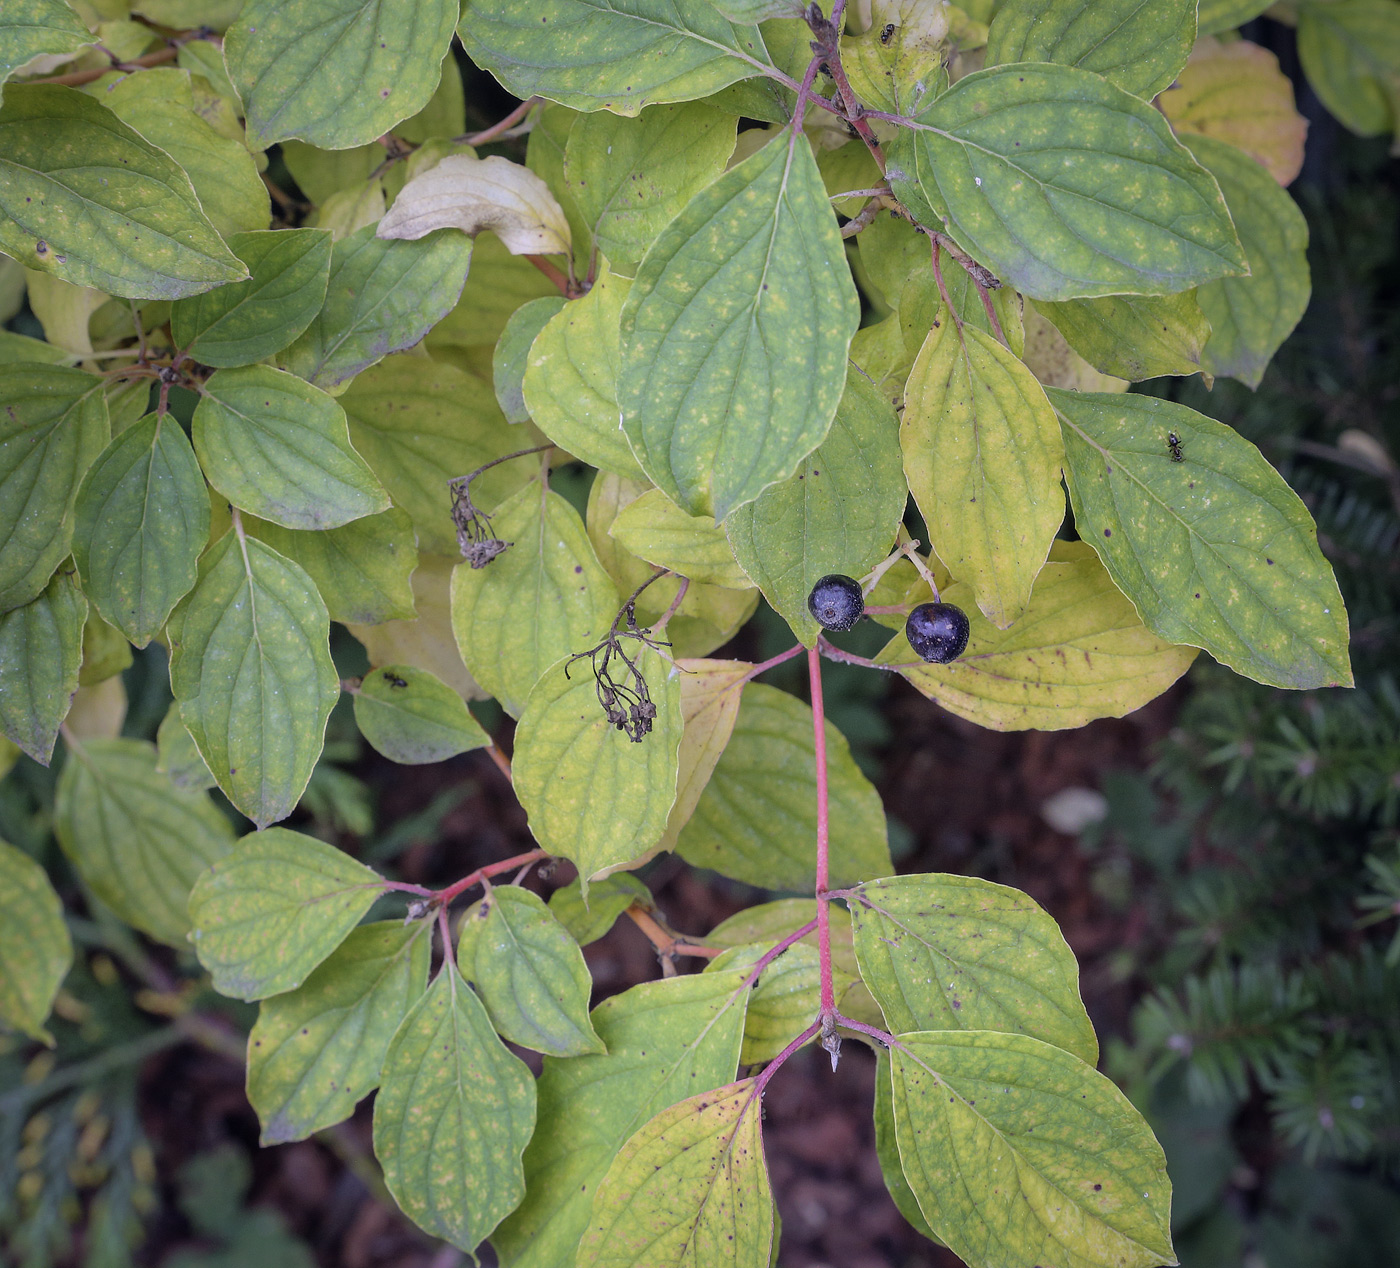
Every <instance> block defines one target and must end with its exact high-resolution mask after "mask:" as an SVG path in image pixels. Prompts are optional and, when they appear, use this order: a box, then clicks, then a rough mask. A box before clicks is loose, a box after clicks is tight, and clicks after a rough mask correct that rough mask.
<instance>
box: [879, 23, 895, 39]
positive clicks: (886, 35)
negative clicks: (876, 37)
mask: <svg viewBox="0 0 1400 1268" xmlns="http://www.w3.org/2000/svg"><path fill="white" fill-rule="evenodd" d="M893 34H894V23H893V22H889V23H887V24H886V25H885V29H884V30H883V31H881V32H880V43H881V44H888V43H889V42H890V36H892V35H893Z"/></svg>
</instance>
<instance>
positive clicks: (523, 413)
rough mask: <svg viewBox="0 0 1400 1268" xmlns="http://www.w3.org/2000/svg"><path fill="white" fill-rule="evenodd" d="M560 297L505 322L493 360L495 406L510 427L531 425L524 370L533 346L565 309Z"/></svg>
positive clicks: (534, 303)
mask: <svg viewBox="0 0 1400 1268" xmlns="http://www.w3.org/2000/svg"><path fill="white" fill-rule="evenodd" d="M564 303H565V301H564V299H563V297H562V296H559V295H545V296H543V297H541V298H540V299H532V300H530V301H529V302H527V303H524V304H521V306H520V307H519V308H517V309H516V310H515V312H513V313H512V314H511V316H510V320H509V321H508V322H506V328H505V330H503V331H502V332H501V337H500V339H499V340H498V341H497V343H496V351H495V355H494V356H493V357H492V360H491V368H492V370H493V372H494V374H493V384H494V386H495V389H496V403H497V404H498V405H499V406H500V407H501V413H502V414H504V415H505V416H506V422H508V423H528V422H529V421H530V411H529V410H528V409H527V408H526V406H525V391H524V387H525V385H524V378H525V367H526V366H527V365H528V364H529V358H530V345H531V344H533V343H534V342H535V338H536V336H538V335H539V333H540V331H541V330H543V329H544V328H545V326H546V325H548V324H549V320H550V318H551V317H553V316H554V315H555V314H556V313H558V312H559V311H560V309H562V308H563V307H564Z"/></svg>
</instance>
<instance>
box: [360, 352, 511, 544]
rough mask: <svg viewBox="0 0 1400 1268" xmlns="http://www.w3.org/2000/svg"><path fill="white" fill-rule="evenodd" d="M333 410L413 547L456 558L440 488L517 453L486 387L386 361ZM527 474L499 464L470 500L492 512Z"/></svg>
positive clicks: (413, 363) (428, 366) (422, 365)
mask: <svg viewBox="0 0 1400 1268" xmlns="http://www.w3.org/2000/svg"><path fill="white" fill-rule="evenodd" d="M340 404H341V405H342V406H343V407H344V409H345V413H346V415H347V417H348V419H349V423H350V440H351V442H352V443H353V444H354V446H355V449H356V450H357V451H358V452H359V453H360V454H362V455H363V456H364V457H365V459H366V461H368V462H369V464H370V466H371V467H372V468H373V469H374V473H375V475H376V476H378V478H379V479H380V480H382V481H383V482H384V487H385V488H386V489H388V490H389V496H390V497H392V498H393V499H394V505H395V506H399V507H402V508H403V509H404V510H405V511H407V512H408V514H409V515H410V516H411V517H412V519H413V527H414V528H415V529H416V530H417V532H418V545H419V547H420V548H421V549H423V550H426V551H430V552H431V553H433V554H437V555H455V556H459V557H460V555H461V551H460V549H459V547H458V545H457V534H456V530H455V529H454V528H453V525H452V497H451V495H450V493H449V492H448V488H447V482H448V481H449V480H450V479H452V478H453V477H455V476H462V475H466V474H468V472H471V471H475V470H476V468H477V467H480V466H483V465H484V464H486V463H488V462H490V461H491V460H492V459H493V458H501V457H504V456H505V455H506V454H508V453H511V452H513V451H514V450H516V449H519V448H521V437H520V433H519V432H515V431H512V430H511V429H510V428H509V427H508V426H506V424H505V422H504V421H503V420H502V418H501V413H500V410H499V409H498V408H497V405H496V402H495V400H494V399H493V396H492V392H491V388H490V385H489V384H487V383H485V382H484V381H482V380H481V379H479V378H477V377H476V376H475V375H472V374H468V373H466V372H465V371H463V370H459V369H457V367H456V366H451V365H442V364H439V363H437V362H433V361H425V360H423V358H422V357H414V356H402V357H390V358H389V360H387V361H385V362H383V363H382V364H380V365H377V366H373V367H372V368H370V369H368V370H366V371H365V372H364V373H363V374H361V375H360V376H359V377H358V378H357V379H356V380H355V382H354V383H352V384H351V385H350V388H349V390H348V391H347V392H346V393H345V395H344V396H342V397H341V398H340ZM526 443H529V442H526ZM534 470H535V468H534V467H533V465H532V464H531V462H530V460H529V459H522V460H521V461H519V462H505V463H501V464H500V465H499V466H496V467H493V468H492V469H491V470H490V471H487V472H484V473H483V474H482V475H481V476H479V477H478V478H477V479H475V480H473V481H472V498H473V499H474V500H475V501H476V502H478V503H480V504H481V505H482V506H484V507H488V508H491V507H494V506H495V505H496V504H497V503H499V502H501V501H502V500H503V499H505V498H507V497H509V496H510V495H511V494H512V493H514V492H515V491H516V490H517V489H519V488H520V487H521V486H522V485H523V484H525V483H526V482H527V481H528V480H529V479H530V477H531V475H532V474H533V472H534ZM500 562H501V560H497V561H496V564H499V563H500ZM496 564H493V565H492V566H493V567H495V566H496Z"/></svg>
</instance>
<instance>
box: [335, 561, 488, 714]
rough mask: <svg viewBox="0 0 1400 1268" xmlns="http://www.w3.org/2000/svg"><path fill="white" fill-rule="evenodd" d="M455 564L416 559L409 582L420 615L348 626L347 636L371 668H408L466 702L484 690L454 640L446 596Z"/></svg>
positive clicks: (479, 696) (481, 693) (484, 694)
mask: <svg viewBox="0 0 1400 1268" xmlns="http://www.w3.org/2000/svg"><path fill="white" fill-rule="evenodd" d="M453 566H454V565H453V562H452V560H450V559H442V558H440V557H439V556H437V555H419V556H418V567H417V569H415V571H414V573H413V578H412V582H411V584H412V586H413V602H414V606H415V607H416V608H417V610H418V615H417V616H416V617H415V618H414V619H412V620H407V621H386V622H385V623H384V624H383V625H352V626H351V627H350V632H351V633H352V634H353V635H354V636H355V637H356V638H357V639H359V641H360V642H361V643H362V644H364V648H365V651H366V653H367V654H368V656H369V663H370V664H371V665H412V666H413V667H414V668H415V669H426V670H427V671H428V672H429V673H430V674H432V675H433V677H435V678H441V679H442V681H443V682H445V683H446V684H447V685H448V686H449V687H451V688H452V690H453V691H455V692H456V693H457V694H458V695H459V696H461V697H462V698H463V699H465V700H484V699H485V698H486V696H487V692H485V691H483V690H482V689H481V687H480V686H479V685H478V684H477V682H476V680H475V679H474V678H473V677H472V676H471V675H470V674H469V673H468V672H467V667H466V666H465V665H464V664H463V663H462V654H461V653H460V652H459V651H458V650H457V640H456V639H455V638H454V637H453V636H452V612H451V608H450V605H449V591H450V589H451V585H452V569H453Z"/></svg>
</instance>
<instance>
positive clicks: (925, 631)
mask: <svg viewBox="0 0 1400 1268" xmlns="http://www.w3.org/2000/svg"><path fill="white" fill-rule="evenodd" d="M807 611H809V612H810V613H811V614H812V619H813V620H814V621H816V623H817V624H818V625H820V626H821V627H822V629H824V630H833V631H835V632H836V633H838V634H839V633H842V632H844V631H845V630H849V629H850V628H851V627H852V626H854V625H855V623H856V622H857V621H859V620H860V618H861V617H862V616H863V615H864V614H865V597H864V595H862V594H861V589H860V583H859V582H858V581H856V580H855V579H854V578H852V577H846V576H843V575H842V574H841V573H839V572H833V573H829V574H828V575H827V576H825V577H823V578H822V579H821V580H820V581H818V582H817V584H816V585H814V586H813V587H812V593H811V594H809V595H808V596H807ZM969 630H970V626H969V625H968V620H967V614H966V613H965V612H964V611H963V610H962V609H961V608H960V607H956V606H955V605H953V604H951V603H921V604H919V606H918V607H916V608H915V609H914V610H913V611H912V612H910V613H909V616H908V617H907V618H906V619H905V622H904V637H905V638H907V639H908V640H909V646H910V647H912V648H913V649H914V654H915V655H916V656H918V657H919V658H920V659H921V660H926V661H928V662H929V663H930V664H934V665H946V664H947V663H948V662H949V661H950V660H957V658H958V657H959V656H961V655H962V654H963V652H964V651H965V650H966V648H967V636H968V633H969Z"/></svg>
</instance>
